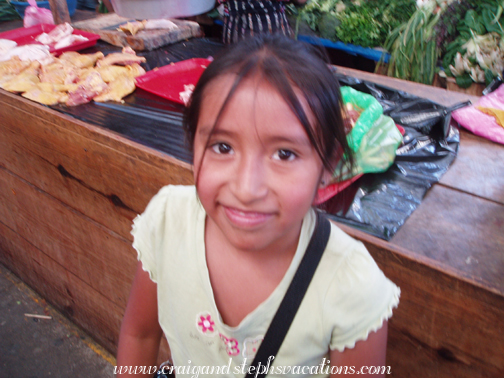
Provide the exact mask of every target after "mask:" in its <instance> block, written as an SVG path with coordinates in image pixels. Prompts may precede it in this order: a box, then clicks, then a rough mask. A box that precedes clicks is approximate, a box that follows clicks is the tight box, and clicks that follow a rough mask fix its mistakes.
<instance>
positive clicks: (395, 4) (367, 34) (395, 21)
mask: <svg viewBox="0 0 504 378" xmlns="http://www.w3.org/2000/svg"><path fill="white" fill-rule="evenodd" d="M415 4H416V3H415V0H362V1H359V0H353V1H352V0H309V1H308V2H307V4H306V5H305V6H304V7H303V8H296V7H294V6H288V10H289V12H290V13H291V14H294V15H295V17H296V20H297V21H296V24H297V26H299V24H300V23H302V24H306V25H307V26H308V27H309V28H310V29H311V30H313V31H314V32H315V33H316V34H318V35H319V36H321V37H322V38H327V39H330V40H332V41H338V40H339V41H341V42H344V43H351V44H354V45H359V46H363V47H377V46H379V47H381V46H382V45H383V43H384V41H385V39H386V38H387V35H388V34H389V33H390V32H391V31H392V30H393V29H394V28H395V27H396V26H398V25H400V24H401V23H402V22H404V21H406V20H408V18H409V17H410V16H411V14H412V13H413V12H414V10H415V8H416V5H415Z"/></svg>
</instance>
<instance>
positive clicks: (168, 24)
mask: <svg viewBox="0 0 504 378" xmlns="http://www.w3.org/2000/svg"><path fill="white" fill-rule="evenodd" d="M143 25H144V28H145V29H167V30H175V29H178V26H177V25H176V24H175V23H174V22H172V21H170V20H166V19H157V20H144V21H143Z"/></svg>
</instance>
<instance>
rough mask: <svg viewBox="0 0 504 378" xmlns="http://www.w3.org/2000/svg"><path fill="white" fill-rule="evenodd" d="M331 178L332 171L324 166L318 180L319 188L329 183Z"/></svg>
mask: <svg viewBox="0 0 504 378" xmlns="http://www.w3.org/2000/svg"><path fill="white" fill-rule="evenodd" d="M332 178H333V174H332V172H330V171H328V170H327V169H325V168H324V171H323V172H322V176H321V178H320V182H319V189H322V188H325V187H326V186H327V185H329V184H330V183H331V180H332Z"/></svg>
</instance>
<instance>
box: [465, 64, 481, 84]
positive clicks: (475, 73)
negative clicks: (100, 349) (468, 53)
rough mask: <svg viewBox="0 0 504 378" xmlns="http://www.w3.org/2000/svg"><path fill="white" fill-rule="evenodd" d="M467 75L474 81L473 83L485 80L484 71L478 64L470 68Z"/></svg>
mask: <svg viewBox="0 0 504 378" xmlns="http://www.w3.org/2000/svg"><path fill="white" fill-rule="evenodd" d="M469 76H471V79H472V81H474V82H475V83H484V82H485V72H484V71H482V70H481V68H479V67H478V66H474V67H472V68H471V71H470V73H469Z"/></svg>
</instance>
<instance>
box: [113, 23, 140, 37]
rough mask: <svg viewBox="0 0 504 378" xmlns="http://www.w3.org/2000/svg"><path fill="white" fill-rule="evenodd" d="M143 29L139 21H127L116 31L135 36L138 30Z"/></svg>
mask: <svg viewBox="0 0 504 378" xmlns="http://www.w3.org/2000/svg"><path fill="white" fill-rule="evenodd" d="M143 29H144V24H143V22H140V21H133V22H131V21H128V22H126V23H125V24H122V25H120V26H119V28H118V29H117V30H119V31H123V32H129V33H130V34H131V35H135V34H136V33H138V32H139V31H140V30H143Z"/></svg>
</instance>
